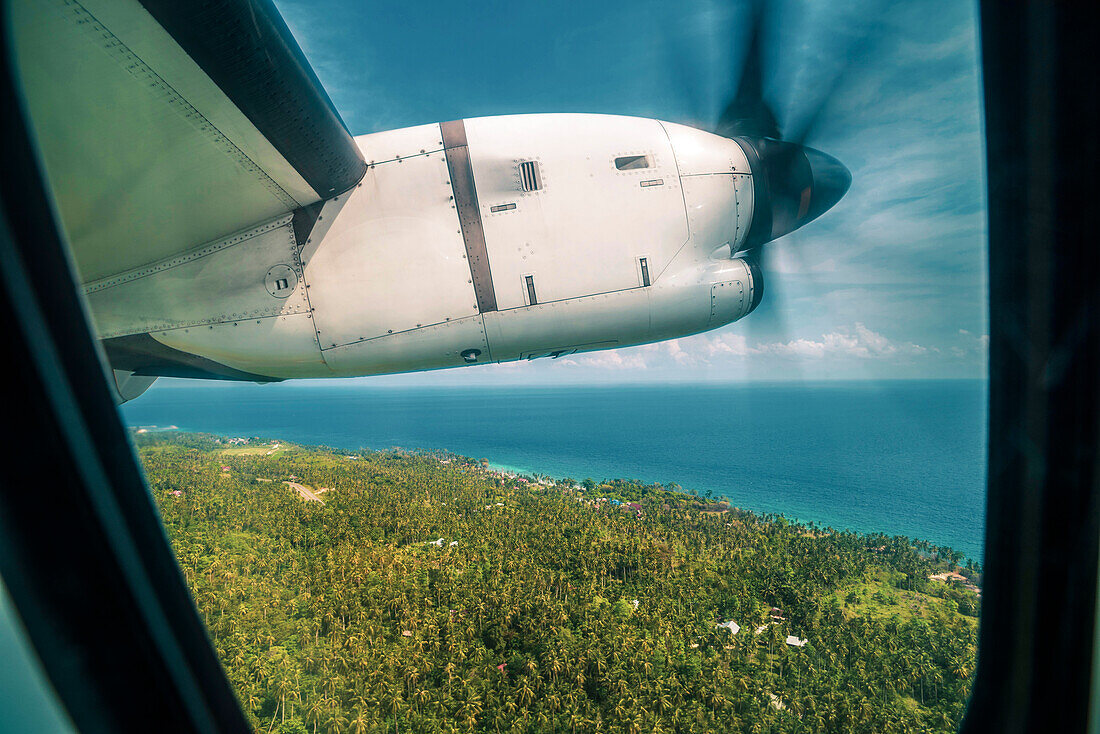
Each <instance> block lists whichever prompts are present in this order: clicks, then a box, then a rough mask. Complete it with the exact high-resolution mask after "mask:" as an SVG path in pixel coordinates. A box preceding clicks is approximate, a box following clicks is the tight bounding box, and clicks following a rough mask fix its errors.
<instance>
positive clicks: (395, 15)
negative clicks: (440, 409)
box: [276, 0, 988, 384]
mask: <svg viewBox="0 0 1100 734" xmlns="http://www.w3.org/2000/svg"><path fill="white" fill-rule="evenodd" d="M276 4H277V6H278V8H279V10H280V11H281V12H282V13H283V15H284V17H285V18H286V20H287V23H288V25H289V26H290V28H291V30H292V31H293V32H294V34H295V36H296V38H297V39H298V41H299V43H300V44H301V46H302V48H303V49H304V50H305V53H306V56H307V57H308V58H309V60H310V62H311V63H312V64H313V66H314V68H315V69H316V71H317V74H318V76H319V77H320V79H321V81H322V83H323V84H324V85H325V88H326V89H327V90H328V92H329V94H330V96H331V97H332V100H333V102H334V103H335V105H336V107H337V109H339V111H340V113H341V114H342V115H343V117H344V120H345V121H346V122H347V124H348V127H349V128H350V129H351V131H352V133H353V134H361V133H369V132H375V131H379V130H385V129H390V128H396V127H405V126H410V125H417V124H422V123H427V122H435V121H439V120H449V119H455V118H462V117H475V116H480V115H493V114H509V113H525V112H602V113H614V114H626V115H638V116H643V117H656V118H660V119H665V120H672V121H676V122H686V123H689V124H697V125H698V126H700V127H708V126H711V125H713V123H714V121H715V120H716V119H717V117H718V114H719V112H720V110H721V108H722V106H723V104H724V102H725V101H726V100H727V99H728V97H729V96H730V95H731V93H732V91H733V86H734V84H735V81H736V78H737V73H738V70H739V67H740V64H741V60H742V56H741V54H742V53H743V48H744V40H745V37H744V36H745V34H744V31H745V28H746V26H745V20H746V19H747V14H746V11H747V6H746V5H744V4H739V3H720V2H710V1H707V0H677V1H675V2H669V1H666V2H652V1H651V0H629V1H626V0H606V1H604V2H600V3H583V4H582V3H579V2H557V3H549V2H525V1H522V0H517V1H514V2H502V1H500V0H488V1H485V2H478V3H472V2H458V3H453V2H448V3H444V2H428V3H416V2H396V1H394V0H386V1H385V2H362V1H358V2H357V1H354V0H338V1H335V2H318V1H316V0H309V1H304V0H277V2H276ZM770 18H771V19H772V21H774V22H772V23H771V24H770V25H769V29H768V31H767V34H766V36H765V38H766V47H767V48H768V49H769V50H770V51H769V53H768V54H767V56H766V61H767V63H768V68H767V71H766V76H767V79H768V81H767V84H768V87H769V88H768V90H767V92H768V95H769V98H770V100H771V102H772V104H773V107H774V108H775V109H776V110H777V113H778V116H779V118H780V120H781V123H782V124H784V125H786V127H787V129H794V128H796V127H798V125H799V124H800V121H801V120H804V119H806V117H807V116H808V115H809V113H810V111H811V110H812V109H813V108H814V107H815V106H816V105H818V104H825V108H824V111H823V113H822V115H821V117H820V118H819V123H818V125H817V126H816V127H815V132H814V134H813V135H812V136H811V137H810V139H809V140H808V143H809V144H811V145H813V146H814V147H817V148H820V149H821V150H824V151H826V152H828V153H831V154H833V155H835V156H836V157H838V158H839V159H840V160H841V161H843V162H844V163H845V164H846V165H847V166H848V167H849V168H850V169H851V171H852V174H853V184H852V188H851V191H850V192H849V193H848V195H847V196H846V197H845V199H844V200H843V201H842V202H841V203H840V204H838V205H837V207H836V208H835V209H834V210H833V211H831V212H829V213H828V214H826V215H825V216H824V217H822V218H821V219H820V220H818V221H816V222H814V223H811V224H810V225H807V226H806V227H805V228H804V229H803V230H800V231H799V232H796V233H794V234H792V235H788V236H787V237H784V238H782V239H780V240H779V241H777V242H775V243H773V244H771V245H769V247H771V248H773V250H772V253H771V254H772V257H771V262H772V264H773V271H772V272H771V273H770V275H771V277H770V279H769V281H768V293H767V296H766V297H765V301H764V304H763V305H762V306H761V308H760V309H759V310H758V311H757V312H756V313H754V314H752V315H751V316H749V317H748V318H747V319H745V320H742V321H740V322H738V323H735V324H731V325H729V326H727V327H724V328H722V329H719V330H717V331H714V332H710V333H707V334H702V335H698V336H695V337H690V338H685V339H679V340H676V341H673V342H666V343H663V344H658V345H649V346H643V347H634V348H627V349H621V350H615V351H610V352H602V353H597V354H593V355H586V356H577V357H573V358H568V359H560V360H556V361H553V362H550V361H545V360H544V361H541V362H533V363H529V364H522V365H499V366H487V367H476V368H467V369H460V370H449V371H445V372H442V373H428V374H420V375H405V376H396V377H380V378H368V379H369V380H370V381H371V383H372V384H419V383H427V384H440V383H455V384H473V383H487V382H488V383H497V382H501V383H515V382H522V383H529V382H530V383H543V382H554V383H560V382H637V381H668V380H753V379H769V380H775V379H815V380H816V379H860V378H873V379H877V378H892V377H900V378H906V377H983V376H984V375H985V372H986V351H987V342H988V338H987V337H986V334H987V333H988V328H987V323H988V317H987V313H986V277H985V266H986V265H985V252H986V237H985V203H984V178H983V177H984V170H983V169H984V164H983V156H984V150H983V137H982V133H981V86H980V68H979V66H978V48H977V24H976V7H975V6H974V4H973V3H971V2H957V0H943V1H939V0H926V1H925V2H921V3H910V4H906V5H904V6H901V7H893V6H891V5H889V4H887V3H885V2H868V1H866V0H864V1H862V2H850V1H847V0H842V1H837V2H817V3H811V2H784V3H779V4H778V5H777V6H776V7H774V8H773V12H771V13H770ZM842 71H843V72H844V73H843V75H842V76H839V77H838V75H839V74H840V72H842ZM836 78H839V79H840V81H839V82H837V83H835V85H834V83H833V80H834V79H836ZM823 93H824V95H823ZM823 96H824V99H823Z"/></svg>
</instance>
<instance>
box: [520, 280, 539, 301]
mask: <svg viewBox="0 0 1100 734" xmlns="http://www.w3.org/2000/svg"><path fill="white" fill-rule="evenodd" d="M523 280H524V283H525V285H526V286H527V300H528V304H527V305H529V306H534V305H536V304H537V303H538V302H539V299H538V298H536V297H535V276H533V275H525V276H524V277H523Z"/></svg>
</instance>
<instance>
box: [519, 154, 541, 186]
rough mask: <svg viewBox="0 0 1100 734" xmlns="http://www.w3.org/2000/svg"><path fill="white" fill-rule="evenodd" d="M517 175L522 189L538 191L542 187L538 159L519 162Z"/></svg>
mask: <svg viewBox="0 0 1100 734" xmlns="http://www.w3.org/2000/svg"><path fill="white" fill-rule="evenodd" d="M519 176H520V180H521V181H522V183H523V190H524V191H538V190H539V189H541V188H542V175H541V173H540V172H539V164H538V161H524V162H523V163H520V164H519Z"/></svg>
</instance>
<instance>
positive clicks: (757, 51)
mask: <svg viewBox="0 0 1100 734" xmlns="http://www.w3.org/2000/svg"><path fill="white" fill-rule="evenodd" d="M764 20H765V19H764V10H763V4H762V3H760V2H756V3H753V8H752V20H751V23H752V25H751V27H750V30H749V44H748V50H747V52H746V53H745V60H744V63H743V64H742V65H741V77H740V79H739V80H738V82H737V92H736V93H735V94H734V96H733V99H732V100H730V101H729V103H727V104H726V107H725V109H724V110H723V111H722V115H721V117H719V118H718V124H717V125H716V126H715V129H714V132H715V133H717V134H718V135H721V136H723V137H727V138H732V137H738V136H745V137H752V138H776V139H778V138H779V137H780V134H779V123H778V122H777V120H776V117H775V113H774V112H772V109H771V106H770V105H769V104H768V103H767V101H766V100H765V99H764V63H763V35H764Z"/></svg>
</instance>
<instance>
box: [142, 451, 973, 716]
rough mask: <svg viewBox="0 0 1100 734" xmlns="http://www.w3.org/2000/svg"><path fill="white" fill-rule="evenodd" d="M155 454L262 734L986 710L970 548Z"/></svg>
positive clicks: (173, 522) (597, 492) (651, 505)
mask: <svg viewBox="0 0 1100 734" xmlns="http://www.w3.org/2000/svg"><path fill="white" fill-rule="evenodd" d="M135 442H136V444H137V446H138V449H139V453H140V456H141V459H142V461H143V462H144V466H145V471H146V475H147V478H148V481H149V485H150V487H151V489H152V492H153V495H154V497H155V499H156V501H157V503H158V504H159V506H160V508H161V512H162V515H163V518H164V522H165V526H166V528H167V532H168V535H169V537H170V539H171V541H172V543H173V545H174V547H175V549H176V552H177V555H178V558H179V562H180V566H181V568H182V570H183V574H184V576H185V577H186V580H187V583H188V584H189V586H190V588H191V590H192V593H193V595H194V598H195V602H196V604H197V606H198V609H199V611H200V613H201V615H202V617H203V618H204V619H205V621H206V623H207V625H208V628H209V633H210V637H211V640H212V642H213V644H214V646H215V647H216V649H217V651H218V654H219V656H220V657H221V660H222V661H223V663H224V665H225V669H226V671H227V674H228V676H229V679H230V681H231V682H232V684H233V686H234V687H235V688H236V691H237V693H238V696H239V698H240V701H241V705H242V707H243V709H244V711H245V712H246V714H247V715H248V717H249V719H250V721H251V722H252V725H253V726H254V727H255V730H256V731H257V732H284V733H288V732H327V733H333V734H336V733H342V732H352V733H354V734H364V733H365V732H395V733H396V732H437V731H444V732H467V731H485V732H571V733H576V732H586V731H601V732H630V733H634V732H659V731H660V732H705V731H714V732H746V733H754V732H931V731H949V730H953V729H954V728H955V727H956V726H957V724H958V722H959V721H960V719H961V717H962V714H963V711H964V708H965V705H966V700H967V697H968V695H969V689H970V684H971V678H972V675H973V670H974V664H975V645H976V634H977V614H978V598H979V597H978V595H977V593H976V592H975V591H974V586H973V583H971V582H976V583H980V568H979V567H977V565H976V564H973V563H971V564H969V567H967V568H964V569H959V568H957V563H958V562H959V561H960V560H961V559H960V558H959V556H958V554H957V553H954V552H952V551H951V550H950V549H946V548H936V547H934V546H931V545H929V544H927V543H922V542H917V541H912V540H910V539H907V538H903V537H887V536H883V535H865V534H856V533H852V532H840V531H834V530H832V529H828V528H820V527H816V526H814V525H804V524H798V523H793V522H789V521H787V520H786V519H785V518H783V517H780V516H759V515H755V514H752V513H749V512H744V511H741V510H738V509H736V508H732V507H730V506H729V504H728V503H724V502H718V501H714V500H713V498H709V497H696V496H693V495H691V494H687V493H685V492H684V491H682V490H681V489H680V488H679V487H676V486H661V485H644V484H641V483H638V482H631V481H623V480H617V481H611V482H598V481H595V480H591V479H589V480H581V481H575V480H551V479H549V478H541V477H533V476H532V477H516V476H511V475H507V474H504V473H502V472H496V471H493V470H491V469H489V468H488V467H486V466H485V465H484V463H483V462H481V461H478V460H474V459H466V458H463V457H459V456H452V455H447V454H426V453H406V452H400V451H388V452H368V451H361V452H355V453H353V454H348V453H347V452H341V451H336V450H331V449H326V448H305V447H299V446H292V445H289V444H285V443H280V445H279V450H277V451H274V452H272V451H271V450H270V448H271V446H273V445H274V443H264V442H259V441H251V442H235V443H234V444H232V445H230V444H228V443H227V442H224V441H223V440H221V439H217V438H215V437H212V436H208V435H200V434H181V433H175V432H163V433H147V434H143V435H138V436H135ZM298 487H305V488H307V489H309V491H308V492H302V491H301V490H300V489H298ZM730 494H731V495H732V496H734V497H735V496H736V490H735V488H731V492H730ZM956 571H958V572H960V575H963V576H965V577H966V579H967V585H968V586H969V588H967V587H966V586H964V584H962V583H959V582H955V581H951V580H950V579H951V578H954V577H948V578H949V580H948V581H941V580H938V579H931V578H929V577H930V576H932V575H935V574H942V573H945V572H956ZM730 622H732V623H733V624H732V625H731V624H729V623H730ZM720 625H722V626H720Z"/></svg>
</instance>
